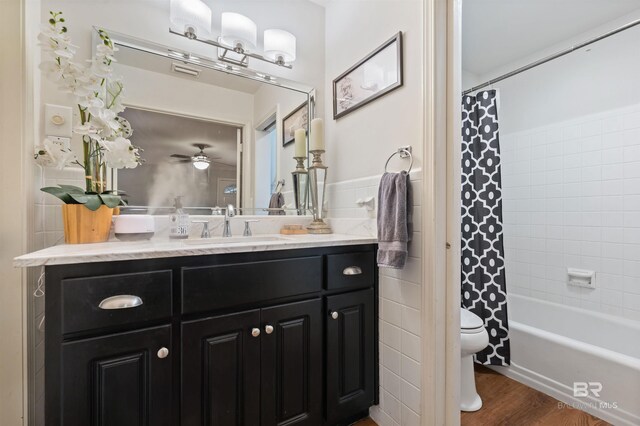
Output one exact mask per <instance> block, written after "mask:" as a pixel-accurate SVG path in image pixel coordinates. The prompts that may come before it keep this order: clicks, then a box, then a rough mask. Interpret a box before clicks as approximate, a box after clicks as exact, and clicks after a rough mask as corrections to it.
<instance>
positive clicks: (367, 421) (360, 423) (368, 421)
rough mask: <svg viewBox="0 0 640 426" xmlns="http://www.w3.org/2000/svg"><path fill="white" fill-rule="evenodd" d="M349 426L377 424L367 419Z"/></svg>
mask: <svg viewBox="0 0 640 426" xmlns="http://www.w3.org/2000/svg"><path fill="white" fill-rule="evenodd" d="M351 426H378V423H376V422H374V421H373V420H371V418H370V417H367V418H366V419H362V420H358V421H357V422H355V423H354V424H353V425H351Z"/></svg>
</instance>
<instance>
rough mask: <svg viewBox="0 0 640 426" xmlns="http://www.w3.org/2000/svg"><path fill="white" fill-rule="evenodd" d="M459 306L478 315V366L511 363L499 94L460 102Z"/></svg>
mask: <svg viewBox="0 0 640 426" xmlns="http://www.w3.org/2000/svg"><path fill="white" fill-rule="evenodd" d="M462 307H464V308H467V309H468V310H470V311H471V312H473V313H474V314H476V315H478V316H479V317H480V318H482V320H483V321H484V325H485V327H486V329H487V331H488V332H489V346H487V348H486V349H485V350H483V351H481V352H478V353H477V354H476V357H475V359H476V362H479V363H481V364H490V365H509V363H510V354H509V326H508V324H507V289H506V285H505V268H504V246H503V235H502V181H501V178H500V144H499V138H498V107H497V92H496V91H495V90H488V91H484V92H480V93H477V94H476V95H465V96H463V98H462Z"/></svg>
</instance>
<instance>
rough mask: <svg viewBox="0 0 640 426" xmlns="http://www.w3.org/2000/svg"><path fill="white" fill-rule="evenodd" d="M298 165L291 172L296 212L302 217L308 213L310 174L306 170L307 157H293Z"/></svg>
mask: <svg viewBox="0 0 640 426" xmlns="http://www.w3.org/2000/svg"><path fill="white" fill-rule="evenodd" d="M293 158H294V159H295V160H296V162H297V164H296V169H295V170H294V171H292V172H291V176H292V177H293V196H294V198H295V201H296V210H297V211H298V214H299V215H300V216H302V215H304V214H306V213H307V205H308V204H307V196H308V193H309V172H307V171H306V170H305V168H304V160H306V159H307V157H293Z"/></svg>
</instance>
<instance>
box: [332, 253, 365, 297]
mask: <svg viewBox="0 0 640 426" xmlns="http://www.w3.org/2000/svg"><path fill="white" fill-rule="evenodd" d="M373 256H374V253H373V252H371V251H366V252H358V253H344V254H331V255H329V256H327V289H328V290H333V289H339V288H349V289H354V288H362V287H371V286H373V283H374V272H375V264H374V258H373Z"/></svg>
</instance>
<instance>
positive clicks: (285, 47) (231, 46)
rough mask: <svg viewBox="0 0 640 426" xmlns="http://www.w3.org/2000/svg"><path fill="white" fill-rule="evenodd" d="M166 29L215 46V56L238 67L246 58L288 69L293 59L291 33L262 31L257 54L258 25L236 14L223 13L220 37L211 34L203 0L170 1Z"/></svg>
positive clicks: (246, 65)
mask: <svg viewBox="0 0 640 426" xmlns="http://www.w3.org/2000/svg"><path fill="white" fill-rule="evenodd" d="M169 16H170V23H171V25H170V27H169V32H170V33H172V34H176V35H179V36H182V37H186V38H188V39H190V40H196V41H199V42H201V43H205V44H209V45H211V46H215V47H217V48H218V59H220V60H221V61H225V62H228V63H231V64H234V65H238V66H241V67H245V68H246V67H248V66H249V58H253V59H259V60H261V61H264V62H268V63H270V64H274V65H278V66H280V67H284V68H288V69H291V68H293V67H292V66H291V63H292V62H294V61H295V59H296V37H295V36H294V35H293V34H291V33H290V32H287V31H284V30H278V29H268V30H266V31H265V32H264V54H263V55H262V54H259V53H258V52H257V49H258V27H257V25H256V23H255V22H253V21H252V20H251V19H249V18H248V17H246V16H244V15H241V14H239V13H233V12H223V13H222V16H221V33H220V37H217V38H213V37H212V35H211V9H210V8H209V7H208V6H207V5H206V4H205V3H204V2H203V1H202V0H171V3H170V11H169Z"/></svg>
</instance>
